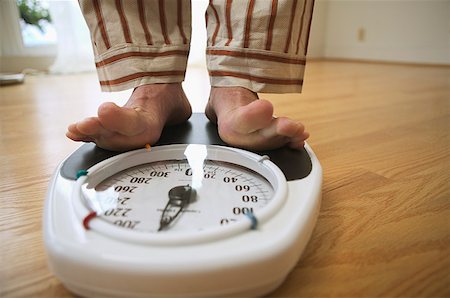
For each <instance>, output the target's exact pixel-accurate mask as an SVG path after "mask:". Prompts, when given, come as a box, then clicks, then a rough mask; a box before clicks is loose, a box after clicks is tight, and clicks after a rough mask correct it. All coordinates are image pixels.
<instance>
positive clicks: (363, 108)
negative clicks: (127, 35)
mask: <svg viewBox="0 0 450 298" xmlns="http://www.w3.org/2000/svg"><path fill="white" fill-rule="evenodd" d="M188 75H189V77H188V80H187V82H186V84H185V87H186V89H187V90H188V94H189V95H190V97H191V99H192V100H193V103H194V109H195V110H198V111H200V110H201V109H202V107H203V106H204V103H205V100H206V96H207V94H208V90H206V89H205V87H204V86H205V85H206V84H207V82H206V80H207V77H206V74H205V72H204V71H202V70H193V71H192V72H190V73H189V74H188ZM128 94H129V92H128V93H127V92H124V93H117V94H100V92H99V88H98V86H97V81H96V76H95V74H87V75H75V76H35V77H27V79H26V83H25V84H23V85H17V86H9V87H1V88H0V125H1V126H0V132H1V139H0V165H1V167H0V199H1V200H0V203H1V207H0V240H1V252H0V261H1V264H0V297H16V296H21V297H31V296H32V297H66V296H70V293H68V292H67V291H66V290H65V288H64V287H63V286H62V284H61V283H59V281H58V280H56V279H55V278H54V277H53V276H52V274H51V273H50V271H49V269H48V267H47V263H46V256H45V252H44V247H43V240H42V227H41V222H42V211H43V204H44V199H45V193H46V190H47V186H48V182H49V179H50V177H51V175H52V173H53V171H54V170H55V168H56V167H57V165H58V163H59V162H60V161H62V160H63V159H64V158H65V157H66V156H67V155H68V154H70V153H71V152H72V151H73V150H75V149H76V148H77V147H78V146H79V145H78V144H76V143H73V142H71V141H69V140H67V139H66V138H65V137H64V133H65V128H66V126H67V125H68V124H69V123H70V122H72V121H75V120H77V119H80V118H82V117H85V116H88V115H92V114H94V113H95V111H96V107H97V106H98V105H99V104H100V103H101V102H102V101H104V100H111V99H112V100H116V101H117V102H120V103H122V102H124V101H125V100H126V99H127V98H126V97H127V96H128ZM266 98H268V99H270V100H271V101H273V103H274V104H275V110H276V115H278V116H280V115H287V116H289V117H292V118H294V119H298V120H302V121H303V122H304V123H305V125H306V126H307V128H308V130H309V131H310V132H311V138H310V139H309V144H310V145H311V146H312V148H313V149H314V151H315V152H316V154H317V156H318V157H319V160H320V161H321V163H322V166H323V170H324V185H323V200H322V207H321V211H320V214H319V218H318V222H317V226H316V228H315V230H314V232H313V236H312V238H311V241H310V242H309V244H308V246H307V248H306V251H305V252H304V254H303V256H302V258H301V260H300V261H299V262H298V264H297V266H296V267H295V269H294V270H293V271H292V273H291V274H290V275H289V277H288V278H287V280H286V282H285V283H284V284H283V285H282V286H281V287H280V288H279V289H278V290H276V291H275V292H274V293H272V294H271V295H270V297H304V296H306V297H336V296H339V297H343V296H346V297H371V296H382V297H386V296H396V297H398V296H408V297H413V296H415V297H419V296H420V297H449V296H450V192H449V189H450V169H449V167H450V156H449V155H450V150H449V149H450V148H449V145H450V137H449V128H450V107H449V105H450V67H425V66H407V65H388V64H365V63H349V62H331V61H328V62H326V61H314V62H311V63H309V64H308V65H307V70H306V76H305V86H304V90H303V93H302V94H301V95H284V96H280V95H267V96H266Z"/></svg>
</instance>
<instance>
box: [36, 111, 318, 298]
mask: <svg viewBox="0 0 450 298" xmlns="http://www.w3.org/2000/svg"><path fill="white" fill-rule="evenodd" d="M321 185H322V169H321V166H320V163H319V161H318V159H317V157H316V156H315V155H314V152H313V151H312V149H311V148H310V146H309V145H308V144H306V145H305V147H304V148H303V149H302V150H293V149H289V148H280V149H277V150H270V151H264V152H257V151H253V152H252V151H248V150H242V149H237V148H233V147H230V146H228V145H226V144H225V143H224V142H222V140H221V139H220V137H219V136H218V134H217V127H216V125H215V124H213V123H211V122H209V121H208V119H207V118H206V117H205V115H204V114H200V113H199V114H193V115H192V117H191V118H190V119H189V121H187V122H186V123H183V124H181V125H176V126H170V127H166V128H165V129H164V130H163V133H162V136H161V139H160V141H159V142H158V143H157V144H155V145H154V146H152V147H150V146H147V147H145V148H141V149H137V150H132V151H128V152H122V153H119V152H112V151H107V150H103V149H100V148H98V147H96V146H95V145H94V144H84V145H82V146H81V147H80V148H79V149H77V150H76V151H75V152H74V153H72V154H71V155H70V156H69V157H67V158H66V159H65V160H64V161H62V162H61V164H60V165H59V166H58V168H57V169H56V171H55V173H54V175H53V177H52V179H51V181H50V185H49V189H48V193H47V198H46V203H45V211H44V241H45V248H46V252H47V256H48V263H49V267H50V270H51V271H52V273H53V274H54V275H55V276H56V277H57V278H58V279H59V280H60V281H61V282H62V283H63V284H64V286H65V287H66V288H67V289H68V290H69V291H71V292H73V293H75V294H77V295H80V296H85V297H184V298H186V297H256V296H261V295H265V294H268V293H270V292H271V291H273V290H275V289H276V288H277V287H278V286H279V285H280V284H282V283H283V281H284V280H285V279H286V277H287V276H288V274H289V272H290V271H291V270H292V269H293V268H294V267H295V265H296V264H297V262H298V260H299V258H300V256H301V254H302V252H303V250H304V248H305V246H306V244H307V243H308V240H309V238H310V237H311V234H312V231H313V228H314V226H315V222H316V219H317V215H318V212H319V208H320V200H321Z"/></svg>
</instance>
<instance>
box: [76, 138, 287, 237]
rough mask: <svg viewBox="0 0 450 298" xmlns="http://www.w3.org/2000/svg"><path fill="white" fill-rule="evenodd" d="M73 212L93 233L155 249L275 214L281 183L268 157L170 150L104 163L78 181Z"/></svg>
mask: <svg viewBox="0 0 450 298" xmlns="http://www.w3.org/2000/svg"><path fill="white" fill-rule="evenodd" d="M77 183H78V187H77V188H76V191H75V193H74V204H75V209H76V210H77V213H78V215H79V216H80V219H81V218H85V217H86V215H87V214H89V213H90V212H92V211H94V212H95V213H96V214H97V217H96V218H95V219H93V220H92V221H91V222H90V223H89V225H90V227H91V228H92V229H93V230H96V231H98V232H101V233H104V234H106V235H108V236H111V237H115V238H119V239H121V240H131V241H138V242H151V243H155V244H158V243H160V244H170V243H172V244H181V243H192V242H197V241H210V240H214V239H218V238H222V237H229V236H231V235H236V234H237V233H239V232H242V231H245V230H246V229H249V228H252V227H253V228H254V227H255V225H256V224H257V223H261V222H264V221H265V220H266V219H267V218H269V217H270V216H272V215H273V214H275V213H276V211H277V210H278V209H279V208H280V207H281V206H282V204H283V202H284V200H285V199H286V192H287V190H286V180H285V178H284V175H283V174H282V172H281V171H280V170H279V168H278V167H277V166H275V165H274V164H273V163H272V162H270V161H269V160H268V158H266V157H261V156H259V155H256V154H252V153H249V152H247V151H242V150H237V149H228V148H225V147H221V146H210V145H209V146H207V145H169V146H160V147H156V148H154V149H152V150H151V151H148V150H145V149H142V150H136V151H132V152H129V153H125V154H121V155H118V156H116V157H113V158H110V159H108V160H105V161H103V162H101V163H99V164H97V165H95V166H94V167H92V168H91V169H89V170H88V174H87V176H82V177H80V178H79V179H78V181H77Z"/></svg>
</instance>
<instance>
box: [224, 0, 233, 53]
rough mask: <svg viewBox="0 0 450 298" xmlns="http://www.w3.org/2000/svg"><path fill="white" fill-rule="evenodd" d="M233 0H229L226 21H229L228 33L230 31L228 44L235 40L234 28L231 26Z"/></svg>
mask: <svg viewBox="0 0 450 298" xmlns="http://www.w3.org/2000/svg"><path fill="white" fill-rule="evenodd" d="M232 2H233V0H227V7H226V22H227V33H228V40H227V43H226V44H225V45H226V46H228V45H230V42H231V41H232V40H233V29H232V26H231V4H232Z"/></svg>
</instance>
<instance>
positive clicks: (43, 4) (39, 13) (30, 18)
mask: <svg viewBox="0 0 450 298" xmlns="http://www.w3.org/2000/svg"><path fill="white" fill-rule="evenodd" d="M48 6H49V5H48V1H45V0H39V1H38V0H17V7H18V9H19V17H20V19H19V23H20V31H21V33H22V40H23V45H24V46H25V47H35V46H42V45H49V44H56V30H55V28H54V26H53V24H52V18H51V15H50V11H49V7H48Z"/></svg>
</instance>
